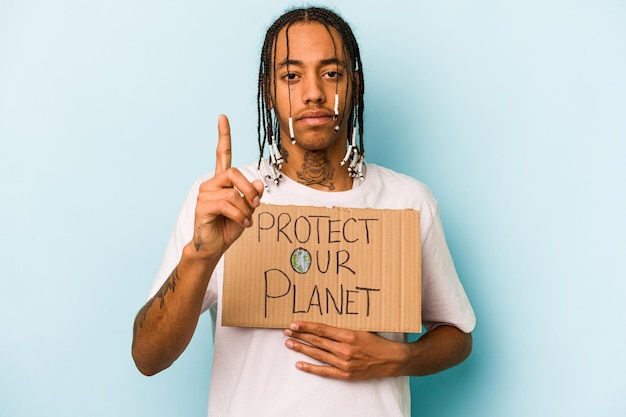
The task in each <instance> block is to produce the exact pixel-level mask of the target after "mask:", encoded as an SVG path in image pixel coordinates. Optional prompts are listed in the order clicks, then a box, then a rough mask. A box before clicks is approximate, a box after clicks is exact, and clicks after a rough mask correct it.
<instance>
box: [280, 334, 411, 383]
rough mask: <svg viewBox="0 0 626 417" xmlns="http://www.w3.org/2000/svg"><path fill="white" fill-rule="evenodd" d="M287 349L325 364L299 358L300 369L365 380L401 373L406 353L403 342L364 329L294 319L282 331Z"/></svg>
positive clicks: (325, 374) (346, 378)
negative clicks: (287, 337)
mask: <svg viewBox="0 0 626 417" xmlns="http://www.w3.org/2000/svg"><path fill="white" fill-rule="evenodd" d="M283 332H284V333H285V335H286V336H289V337H290V338H289V339H287V341H286V342H285V346H287V348H289V349H291V350H293V351H296V352H300V353H302V354H304V355H306V356H308V357H310V358H312V359H315V360H317V361H319V362H322V363H324V364H325V365H316V364H312V363H309V362H304V361H299V362H297V363H296V367H297V368H298V369H300V370H301V371H304V372H308V373H311V374H314V375H319V376H323V377H327V378H337V379H342V380H364V379H372V378H382V377H389V376H399V375H402V374H403V372H402V368H403V363H404V360H405V358H406V357H407V355H408V347H407V345H406V343H399V342H394V341H391V340H388V339H385V338H383V337H381V336H378V335H376V334H374V333H370V332H365V331H353V330H347V329H340V328H337V327H333V326H328V325H325V324H320V323H310V322H294V323H292V324H291V325H290V326H289V328H288V329H285V330H284V331H283Z"/></svg>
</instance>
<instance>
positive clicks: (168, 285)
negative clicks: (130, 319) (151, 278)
mask: <svg viewBox="0 0 626 417" xmlns="http://www.w3.org/2000/svg"><path fill="white" fill-rule="evenodd" d="M177 281H178V266H177V267H176V268H174V270H173V271H172V273H171V274H170V276H169V277H168V278H167V280H166V281H165V283H163V285H162V286H161V288H160V289H159V291H158V292H157V293H156V294H155V295H154V297H152V298H151V299H150V301H148V302H147V303H146V305H145V306H143V308H142V309H141V310H140V311H139V314H137V320H136V321H135V331H137V328H142V327H143V325H144V324H145V322H146V316H147V315H148V311H149V310H150V309H151V308H152V305H153V304H154V302H155V301H156V300H159V308H163V305H164V303H165V295H166V294H167V293H168V292H170V291H171V292H174V291H175V290H176V282H177Z"/></svg>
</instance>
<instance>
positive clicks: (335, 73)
mask: <svg viewBox="0 0 626 417" xmlns="http://www.w3.org/2000/svg"><path fill="white" fill-rule="evenodd" d="M338 75H339V73H337V71H328V72H327V73H326V76H327V77H328V78H336V77H337V76H338Z"/></svg>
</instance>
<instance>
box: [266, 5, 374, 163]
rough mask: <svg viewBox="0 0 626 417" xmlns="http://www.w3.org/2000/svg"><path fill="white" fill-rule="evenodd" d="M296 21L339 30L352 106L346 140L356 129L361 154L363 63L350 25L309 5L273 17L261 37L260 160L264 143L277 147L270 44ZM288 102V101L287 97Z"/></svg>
mask: <svg viewBox="0 0 626 417" xmlns="http://www.w3.org/2000/svg"><path fill="white" fill-rule="evenodd" d="M298 22H317V23H321V24H322V25H324V27H326V29H327V30H328V32H329V33H331V31H330V28H331V27H332V28H334V29H335V30H337V32H338V33H339V36H340V38H341V43H342V47H343V53H344V56H346V57H347V60H348V69H347V71H348V73H349V77H350V81H351V82H352V97H351V98H352V108H351V109H350V112H349V114H348V120H350V121H351V122H350V123H349V126H348V138H347V140H348V144H349V143H350V140H351V137H352V135H353V129H355V128H357V129H358V130H357V132H358V136H359V142H358V144H356V152H357V153H358V155H359V156H361V157H363V155H364V154H365V150H364V143H363V107H364V106H363V96H364V92H365V88H364V87H365V80H364V78H363V65H362V62H361V54H360V51H359V46H358V43H357V41H356V38H355V36H354V33H353V32H352V29H351V28H350V26H349V25H348V24H347V23H346V22H345V21H344V20H343V19H342V18H341V17H340V16H339V15H337V14H336V13H335V12H333V11H331V10H329V9H325V8H320V7H310V8H296V9H292V10H289V11H287V12H286V13H285V14H283V15H282V16H280V17H279V18H278V19H276V21H275V22H274V23H273V24H272V25H271V26H270V28H269V29H268V31H267V33H266V35H265V40H264V43H263V47H262V49H261V60H260V65H259V77H258V91H257V116H258V125H257V135H258V145H259V153H260V156H259V157H260V160H262V159H263V155H264V151H265V145H266V144H267V145H268V147H269V148H270V152H271V149H272V144H273V143H274V141H275V145H276V146H277V148H278V149H280V148H281V137H280V129H279V128H278V120H277V118H276V117H275V114H273V113H274V112H275V109H274V112H273V111H272V108H271V106H270V104H269V103H270V100H271V97H272V96H274V97H275V96H276V82H275V81H276V80H275V79H274V80H272V79H271V77H272V76H273V77H276V71H275V68H274V67H273V66H274V65H276V48H274V45H275V44H276V41H277V39H278V34H279V32H280V31H281V30H282V29H283V28H288V27H289V26H291V25H292V24H294V23H298ZM331 39H333V46H334V47H335V51H336V46H335V44H334V38H333V37H332V34H331ZM287 41H288V40H287ZM355 73H358V80H356V79H355V76H354V74H355ZM272 81H274V82H272ZM272 85H273V86H274V91H273V92H270V90H271V88H272ZM272 93H273V94H272ZM347 98H348V97H347V91H346V97H344V99H346V100H347ZM289 101H290V103H291V100H289ZM357 126H358V127H357ZM259 165H260V162H259Z"/></svg>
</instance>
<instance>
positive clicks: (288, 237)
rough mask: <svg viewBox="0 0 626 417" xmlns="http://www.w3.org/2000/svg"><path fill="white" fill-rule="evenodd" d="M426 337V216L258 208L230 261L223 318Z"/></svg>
mask: <svg viewBox="0 0 626 417" xmlns="http://www.w3.org/2000/svg"><path fill="white" fill-rule="evenodd" d="M296 320H299V321H314V322H321V323H325V324H329V325H332V326H337V327H342V328H348V329H353V330H367V331H378V332H381V331H385V332H407V333H419V332H421V329H422V324H421V253H420V238H419V212H418V211H415V210H375V209H352V208H324V207H309V206H278V205H267V204H264V205H261V206H260V207H259V208H257V209H256V211H255V213H254V226H253V227H251V228H248V229H246V230H245V231H244V233H243V234H242V235H241V237H240V238H239V239H238V240H237V241H236V242H235V243H234V244H233V245H232V246H231V247H230V248H229V250H228V251H227V252H226V258H225V272H224V294H223V306H222V324H223V325H224V326H239V327H268V328H286V327H287V326H288V325H289V323H291V322H292V321H296Z"/></svg>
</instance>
